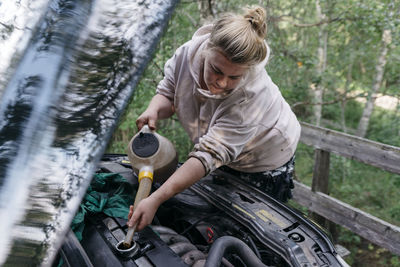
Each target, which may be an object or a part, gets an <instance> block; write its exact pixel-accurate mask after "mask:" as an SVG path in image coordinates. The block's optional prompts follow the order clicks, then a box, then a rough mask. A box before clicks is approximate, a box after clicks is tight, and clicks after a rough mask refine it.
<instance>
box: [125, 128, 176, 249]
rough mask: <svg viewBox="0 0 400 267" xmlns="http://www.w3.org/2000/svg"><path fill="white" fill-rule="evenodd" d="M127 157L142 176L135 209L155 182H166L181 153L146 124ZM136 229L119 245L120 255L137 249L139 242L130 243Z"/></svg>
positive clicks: (139, 175)
mask: <svg viewBox="0 0 400 267" xmlns="http://www.w3.org/2000/svg"><path fill="white" fill-rule="evenodd" d="M128 157H129V161H130V163H131V166H132V168H133V170H134V171H135V172H136V174H137V175H138V179H139V188H138V190H137V193H136V197H135V203H134V205H133V209H134V210H135V208H136V207H137V205H138V204H139V202H140V201H141V200H142V199H145V198H146V197H148V195H149V194H150V190H151V185H152V183H153V181H156V182H163V181H165V180H166V179H168V177H169V176H170V175H171V174H172V173H173V172H174V171H175V170H176V167H177V163H178V154H177V152H176V150H175V148H174V145H173V144H172V143H171V142H170V141H169V140H168V139H167V138H165V137H164V136H162V135H159V134H157V133H156V132H155V131H152V130H150V128H149V126H148V125H145V126H143V127H142V129H141V130H140V131H139V132H138V133H137V134H136V135H135V136H134V137H133V138H132V139H131V141H130V142H129V145H128ZM135 228H136V226H133V227H131V228H129V229H128V232H127V234H126V236H125V240H124V241H121V242H120V244H117V250H118V251H119V252H120V253H121V254H128V255H131V253H135V251H136V250H137V249H138V248H137V244H136V243H134V244H133V245H131V244H132V240H133V235H134V232H135Z"/></svg>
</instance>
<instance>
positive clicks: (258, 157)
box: [157, 25, 300, 173]
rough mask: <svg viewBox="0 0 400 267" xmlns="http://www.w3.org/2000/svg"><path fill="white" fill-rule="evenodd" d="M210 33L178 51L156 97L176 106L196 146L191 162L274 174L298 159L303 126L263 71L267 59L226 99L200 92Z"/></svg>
mask: <svg viewBox="0 0 400 267" xmlns="http://www.w3.org/2000/svg"><path fill="white" fill-rule="evenodd" d="M211 29H212V26H211V25H207V26H204V27H202V28H200V29H199V30H197V32H196V33H195V34H194V35H193V38H192V39H191V40H190V41H188V42H186V43H185V44H183V45H182V46H181V47H180V48H178V49H177V50H176V52H175V54H174V56H173V57H172V58H170V59H169V60H168V61H167V63H166V64H165V67H164V75H165V76H164V79H163V80H161V81H160V83H159V85H158V87H157V93H158V94H161V95H163V96H165V97H167V98H168V99H169V100H170V101H171V102H172V104H173V105H174V108H175V112H176V114H177V116H178V119H179V121H180V122H181V124H182V126H183V127H184V129H185V130H186V132H187V133H188V135H189V137H190V138H191V140H192V141H193V143H194V144H195V145H194V148H193V151H192V152H190V154H189V157H196V158H197V159H199V160H200V161H201V162H202V164H203V165H204V168H205V170H206V173H209V172H211V171H213V170H215V169H216V168H219V167H220V166H223V165H227V166H229V167H231V168H233V169H235V170H238V171H243V172H250V173H251V172H261V171H267V170H273V169H276V168H278V167H280V166H282V165H283V164H285V163H286V162H287V161H289V159H290V158H291V157H292V156H293V155H294V152H295V149H296V146H297V143H298V140H299V137H300V124H299V122H298V121H297V119H296V116H295V114H294V113H293V112H292V110H291V109H290V106H289V105H288V104H287V102H286V101H285V99H284V98H283V97H282V94H281V92H280V91H279V88H278V87H277V86H276V85H275V84H274V83H273V82H272V80H271V78H270V77H269V75H268V74H267V72H266V70H265V65H266V63H267V60H268V56H267V58H266V59H265V60H264V61H263V62H261V63H260V64H258V65H256V66H255V67H253V69H252V70H251V71H250V72H249V73H248V74H247V75H246V76H245V77H243V78H242V80H241V82H240V83H239V85H238V86H237V87H236V88H235V89H234V90H232V91H231V92H229V93H228V94H225V95H212V94H211V93H210V92H209V91H206V90H203V89H201V88H200V82H199V81H200V79H199V75H200V68H201V67H202V59H203V57H202V55H201V53H202V51H204V49H205V48H206V46H207V43H208V41H209V36H210V32H211ZM268 50H269V49H268Z"/></svg>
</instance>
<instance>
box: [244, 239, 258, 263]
mask: <svg viewBox="0 0 400 267" xmlns="http://www.w3.org/2000/svg"><path fill="white" fill-rule="evenodd" d="M247 240H248V241H249V243H250V245H251V246H252V247H253V251H254V253H255V254H256V256H257V258H259V259H260V260H261V254H260V252H259V251H258V249H257V246H256V244H255V243H254V241H253V239H252V238H251V237H250V236H247Z"/></svg>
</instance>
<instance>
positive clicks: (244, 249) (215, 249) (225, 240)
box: [204, 236, 268, 267]
mask: <svg viewBox="0 0 400 267" xmlns="http://www.w3.org/2000/svg"><path fill="white" fill-rule="evenodd" d="M225 252H229V253H232V252H233V253H235V254H237V255H238V256H239V257H240V258H241V259H242V260H243V261H244V263H245V264H246V265H247V266H257V267H258V266H259V267H268V266H267V265H265V264H264V263H262V262H261V260H260V259H259V258H257V256H256V254H254V252H253V251H252V250H251V249H250V248H249V246H248V245H247V244H246V243H244V242H243V241H242V240H240V239H238V238H236V237H233V236H223V237H220V238H218V239H217V240H215V241H214V243H213V245H212V246H211V249H210V252H209V253H208V257H207V260H206V264H205V265H204V266H205V267H216V266H220V264H221V260H222V257H223V256H224V254H225Z"/></svg>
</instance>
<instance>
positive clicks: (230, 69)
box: [202, 49, 249, 95]
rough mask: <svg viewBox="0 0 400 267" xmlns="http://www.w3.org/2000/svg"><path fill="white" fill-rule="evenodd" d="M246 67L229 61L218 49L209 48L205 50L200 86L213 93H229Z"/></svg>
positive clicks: (243, 73)
mask: <svg viewBox="0 0 400 267" xmlns="http://www.w3.org/2000/svg"><path fill="white" fill-rule="evenodd" d="M248 68H249V67H248V66H247V65H243V64H237V63H233V62H231V61H230V60H229V59H227V58H226V57H225V56H224V55H223V54H222V53H221V52H220V51H218V50H216V49H210V50H208V51H207V52H205V58H204V69H203V81H202V82H203V84H202V87H204V86H205V87H206V88H203V89H206V90H209V91H210V92H211V93H212V94H214V95H220V94H224V93H229V92H230V91H232V90H233V89H235V88H236V86H237V85H238V84H239V82H240V80H241V79H242V77H243V76H244V75H245V74H246V72H247V70H248Z"/></svg>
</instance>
